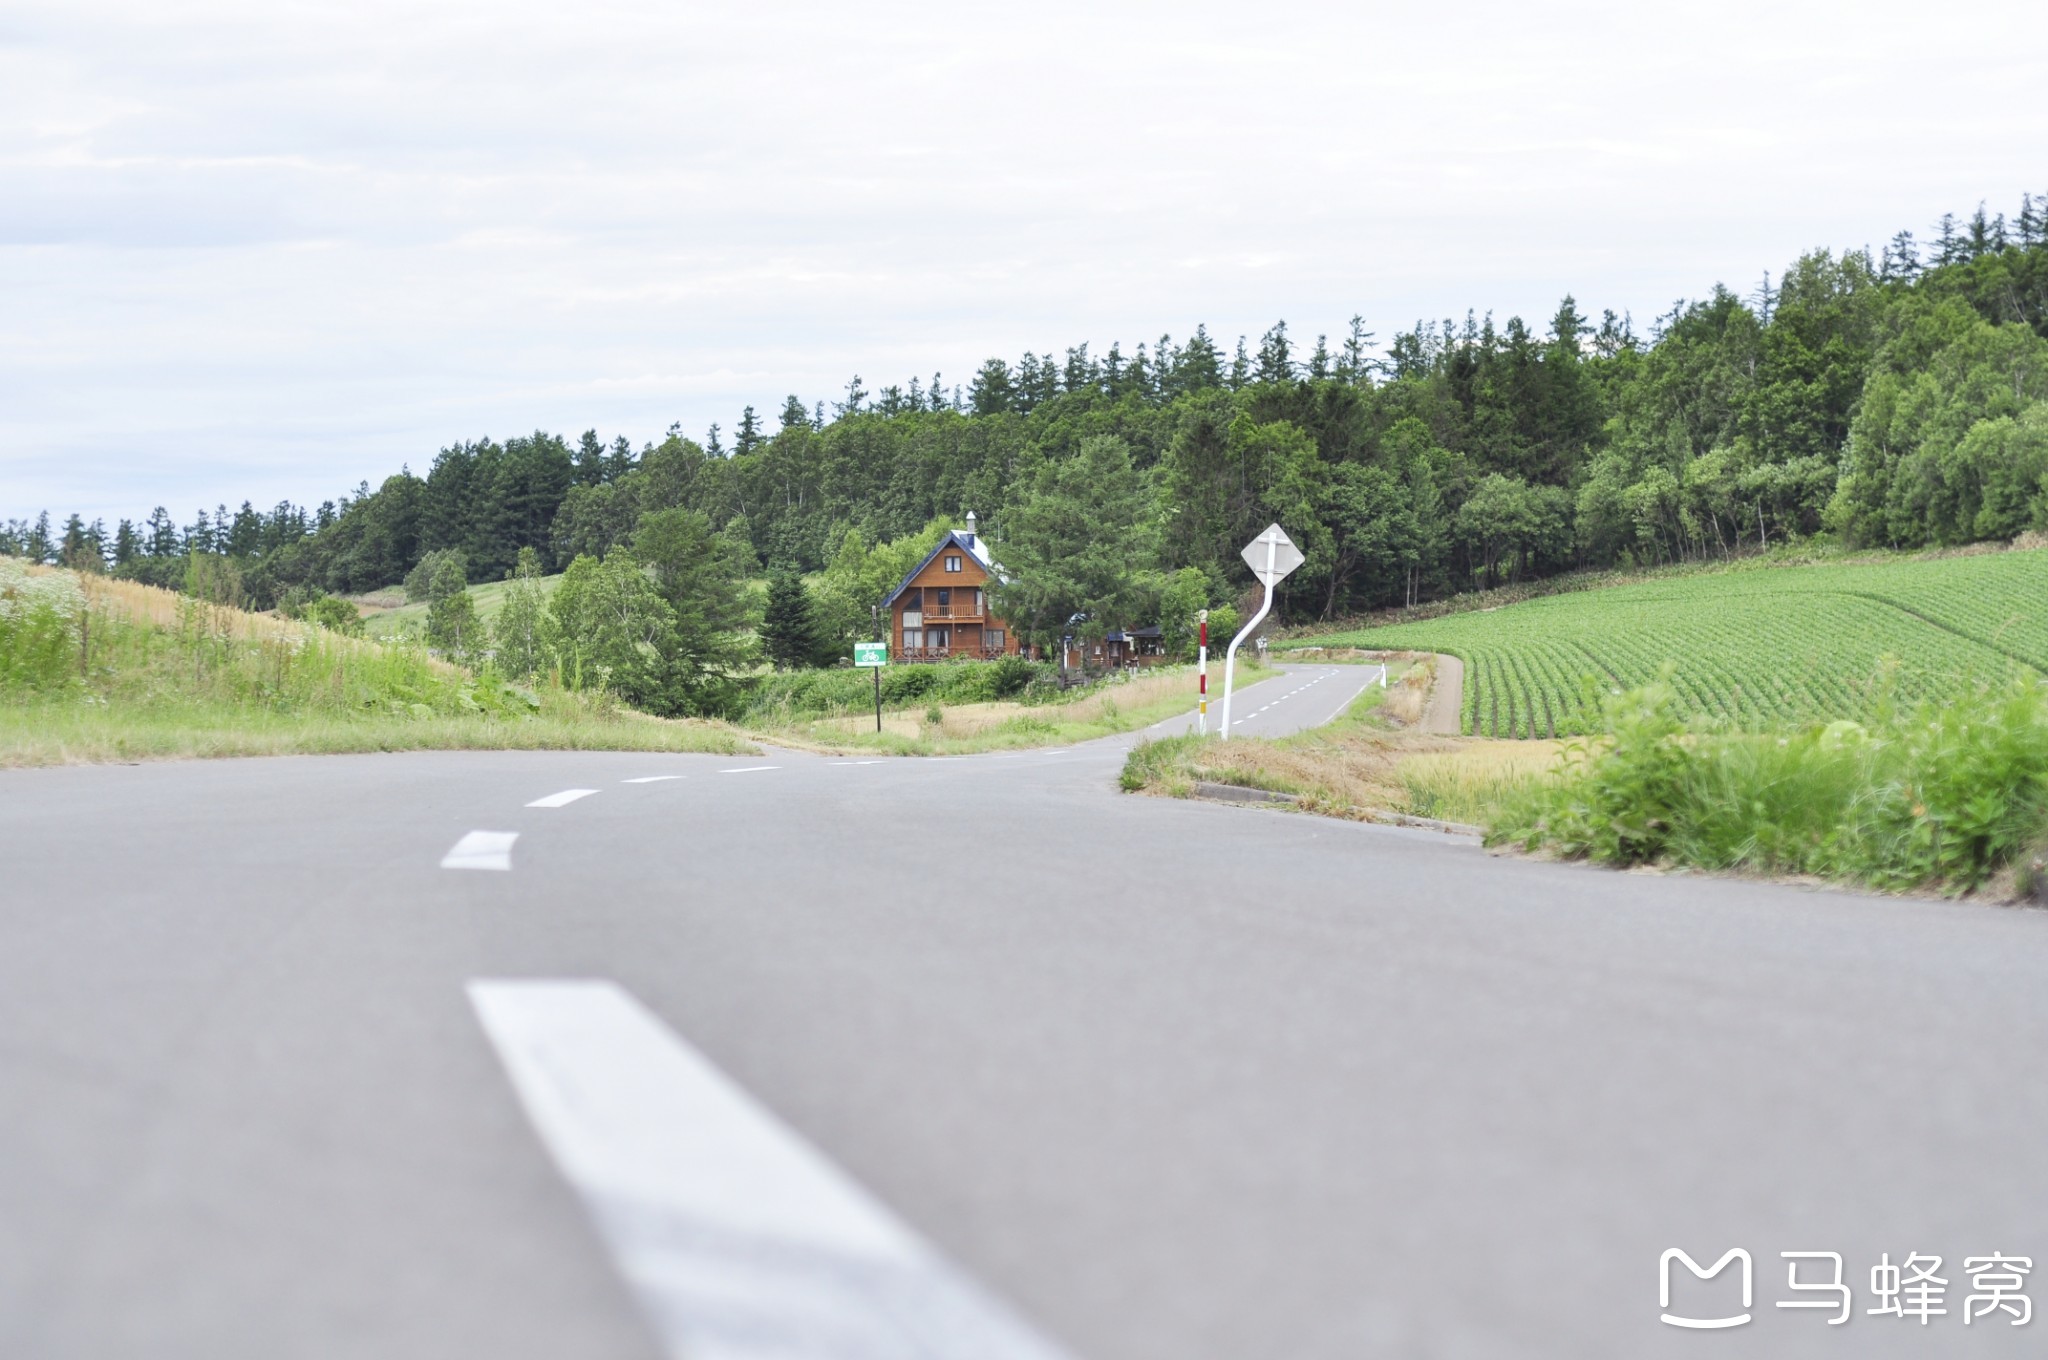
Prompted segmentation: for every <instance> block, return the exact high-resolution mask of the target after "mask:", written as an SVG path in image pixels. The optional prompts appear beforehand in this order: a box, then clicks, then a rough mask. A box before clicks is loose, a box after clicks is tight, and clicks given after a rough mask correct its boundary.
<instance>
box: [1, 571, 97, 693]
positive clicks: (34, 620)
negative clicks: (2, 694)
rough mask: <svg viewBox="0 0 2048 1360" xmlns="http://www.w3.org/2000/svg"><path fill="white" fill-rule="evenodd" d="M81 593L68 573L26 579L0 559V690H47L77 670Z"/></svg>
mask: <svg viewBox="0 0 2048 1360" xmlns="http://www.w3.org/2000/svg"><path fill="white" fill-rule="evenodd" d="M84 617H85V595H84V594H83V592H81V591H80V590H79V587H78V581H77V578H75V577H74V576H72V575H71V573H69V572H58V573H53V574H51V575H47V576H44V575H37V576H31V575H30V574H29V572H28V569H27V568H26V567H25V566H23V565H22V564H21V562H19V561H18V560H16V559H15V558H12V557H0V690H49V689H56V688H59V687H61V686H63V685H66V684H68V683H69V682H70V680H71V678H72V676H73V675H74V674H75V673H76V671H77V669H78V634H79V622H80V620H81V619H83V618H84Z"/></svg>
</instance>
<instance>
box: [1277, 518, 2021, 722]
mask: <svg viewBox="0 0 2048 1360" xmlns="http://www.w3.org/2000/svg"><path fill="white" fill-rule="evenodd" d="M1317 644H1322V645H1331V644H1335V645H1349V646H1357V647H1366V648H1375V649H1389V650H1396V649H1398V650H1414V651H1432V652H1447V653H1449V654H1451V655H1453V656H1457V657H1459V658H1461V659H1462V660H1463V661H1464V662H1465V694H1464V730H1465V731H1466V732H1468V733H1472V734H1475V735H1480V736H1501V737H1509V736H1512V737H1547V736H1566V735H1575V734H1578V733H1582V732H1585V731H1587V730H1588V729H1589V728H1591V727H1593V726H1594V725H1595V723H1596V721H1597V720H1596V718H1595V716H1594V715H1593V714H1591V713H1589V712H1588V711H1587V709H1586V707H1585V703H1584V694H1585V681H1586V679H1587V678H1588V677H1590V678H1591V679H1592V680H1593V681H1594V682H1595V684H1596V685H1597V687H1598V688H1600V689H1602V690H1606V689H1612V688H1626V687H1630V686H1635V685H1640V684H1643V683H1645V682H1647V681H1650V680H1652V679H1654V678H1655V677H1656V675H1657V672H1658V670H1659V668H1660V667H1662V666H1663V665H1664V663H1666V662H1671V663H1673V664H1674V665H1675V666H1676V667H1677V671H1676V674H1675V675H1674V677H1673V684H1674V686H1675V687H1676V689H1677V691H1678V696H1679V702H1680V704H1681V706H1682V707H1683V708H1684V710H1685V711H1686V713H1687V714H1688V715H1705V716H1710V717H1714V718H1720V719H1726V720H1729V721H1732V722H1735V723H1739V724H1743V725H1760V724H1764V723H1778V722H1788V721H1789V722H1796V721H1801V720H1807V719H1814V718H1841V717H1856V716H1859V715H1861V714H1862V713H1863V712H1864V711H1865V709H1866V708H1867V706H1868V703H1869V700H1870V698H1871V696H1872V695H1873V693H1874V691H1875V689H1876V687H1877V685H1878V682H1879V679H1880V677H1881V676H1882V675H1883V673H1884V672H1885V670H1886V667H1887V663H1888V662H1889V661H1896V662H1897V663H1898V669H1897V675H1896V682H1895V684H1896V688H1895V690H1894V693H1895V694H1896V696H1897V697H1898V698H1900V699H1905V700H1913V699H1923V698H1934V699H1939V698H1941V697H1942V696H1944V695H1948V694H1955V693H1961V692H1965V691H1967V690H1970V689H1973V688H1975V687H1977V686H1979V685H1982V684H1985V683H1998V682H2001V681H2004V680H2009V679H2010V678H2012V677H2013V676H2015V675H2019V674H2037V675H2038V674H2041V673H2043V672H2048V551H2041V550H2034V551H2011V552H1998V553H1986V554H1982V555H1978V556H1966V557H1950V558H1937V559H1899V560H1893V561H1885V562H1877V563H1857V564H1849V565H1840V566H1833V565H1826V566H1803V567H1778V568H1757V569H1750V570H1741V569H1737V570H1730V571H1726V572H1716V573H1710V574H1701V575H1695V576H1684V577H1674V578H1671V579H1669V580H1662V581H1654V582H1648V583H1645V584H1641V585H1633V586H1622V587H1617V588H1614V589H1607V590H1591V591H1585V592H1582V593H1577V594H1570V595H1556V596H1550V597H1547V598H1544V599H1538V600H1530V601H1527V602H1525V603H1522V604H1514V605H1507V606H1504V607H1502V608H1499V609H1493V610H1486V611H1482V612H1475V613H1464V614H1450V615H1446V616H1445V617H1442V618H1438V619H1431V620H1428V621H1425V622H1417V623H1406V624H1394V625H1389V626H1386V627H1381V628H1368V629H1359V630H1354V631H1350V632H1344V633H1335V634H1328V635H1324V636H1320V637H1305V638H1300V639H1296V640H1295V641H1294V642H1293V643H1292V644H1290V645H1293V646H1312V645H1317Z"/></svg>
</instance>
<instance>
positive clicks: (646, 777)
mask: <svg viewBox="0 0 2048 1360" xmlns="http://www.w3.org/2000/svg"><path fill="white" fill-rule="evenodd" d="M685 778H688V776H687V775H680V774H643V775H641V776H640V777H639V778H638V779H621V780H620V781H619V782H620V783H621V784H659V783H661V782H662V781H663V780H664V779H685Z"/></svg>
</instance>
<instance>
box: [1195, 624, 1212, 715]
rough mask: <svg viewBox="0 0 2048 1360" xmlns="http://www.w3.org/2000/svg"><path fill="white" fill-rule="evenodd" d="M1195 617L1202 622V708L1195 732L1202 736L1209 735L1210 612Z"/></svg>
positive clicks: (1198, 665)
mask: <svg viewBox="0 0 2048 1360" xmlns="http://www.w3.org/2000/svg"><path fill="white" fill-rule="evenodd" d="M1195 617H1196V618H1197V619H1199V620H1200V621H1201V629H1202V633H1201V641H1200V642H1199V643H1198V644H1197V646H1198V648H1199V650H1197V651H1196V653H1195V665H1196V675H1197V676H1198V677H1199V680H1198V683H1199V684H1200V686H1201V691H1200V692H1201V695H1202V702H1201V707H1200V709H1199V710H1198V711H1197V713H1196V715H1195V731H1196V732H1197V733H1198V734H1199V735H1201V736H1204V737H1206V736H1208V735H1209V611H1208V610H1206V609H1204V610H1202V611H1201V612H1200V613H1198V614H1196V615H1195Z"/></svg>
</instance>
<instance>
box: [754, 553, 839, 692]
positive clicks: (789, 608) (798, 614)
mask: <svg viewBox="0 0 2048 1360" xmlns="http://www.w3.org/2000/svg"><path fill="white" fill-rule="evenodd" d="M761 646H762V649H763V650H764V651H766V652H767V653H768V659H769V661H770V662H772V663H774V666H775V668H776V669H777V670H784V671H793V670H799V669H801V668H803V667H806V666H815V665H819V664H821V663H822V662H823V660H824V657H825V651H826V649H825V645H824V642H823V640H822V638H821V637H820V635H819V629H818V620H817V616H816V613H815V611H814V610H813V609H812V607H811V594H810V592H809V591H808V590H806V589H805V588H804V580H803V577H801V576H799V575H797V573H795V572H793V571H786V570H785V571H778V572H776V573H775V574H774V575H773V576H771V577H769V578H768V609H767V612H766V614H765V615H764V616H763V617H762V620H761Z"/></svg>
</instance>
